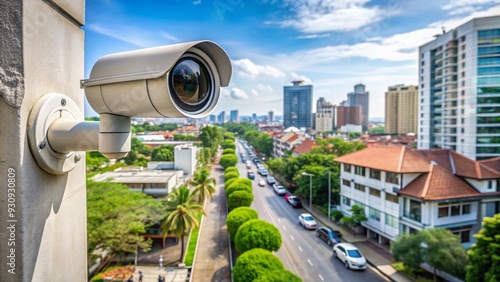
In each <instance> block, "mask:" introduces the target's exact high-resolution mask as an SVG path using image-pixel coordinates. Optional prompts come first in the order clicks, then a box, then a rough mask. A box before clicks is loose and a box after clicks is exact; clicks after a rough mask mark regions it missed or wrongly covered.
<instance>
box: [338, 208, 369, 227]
mask: <svg viewBox="0 0 500 282" xmlns="http://www.w3.org/2000/svg"><path fill="white" fill-rule="evenodd" d="M349 211H350V212H351V215H350V216H344V217H342V220H341V221H342V223H345V224H347V225H349V226H350V227H351V228H356V227H358V226H361V222H364V221H367V220H368V218H367V217H366V215H365V208H364V207H362V206H359V205H353V206H352V207H351V209H350V210H349Z"/></svg>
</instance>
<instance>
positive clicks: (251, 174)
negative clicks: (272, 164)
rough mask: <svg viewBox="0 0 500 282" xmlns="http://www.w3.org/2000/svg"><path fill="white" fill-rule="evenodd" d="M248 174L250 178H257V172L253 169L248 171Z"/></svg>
mask: <svg viewBox="0 0 500 282" xmlns="http://www.w3.org/2000/svg"><path fill="white" fill-rule="evenodd" d="M247 176H248V178H249V179H252V180H254V179H255V173H254V172H253V171H251V170H249V171H248V172H247Z"/></svg>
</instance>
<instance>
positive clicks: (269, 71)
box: [232, 59, 285, 78]
mask: <svg viewBox="0 0 500 282" xmlns="http://www.w3.org/2000/svg"><path fill="white" fill-rule="evenodd" d="M232 63H233V67H234V69H235V71H236V72H237V73H238V74H239V75H241V76H246V77H251V78H256V77H258V76H266V77H274V78H280V77H284V76H285V74H284V73H283V72H281V71H280V70H278V69H277V68H275V67H273V66H269V65H257V64H255V63H254V62H252V61H251V60H250V59H240V60H233V61H232Z"/></svg>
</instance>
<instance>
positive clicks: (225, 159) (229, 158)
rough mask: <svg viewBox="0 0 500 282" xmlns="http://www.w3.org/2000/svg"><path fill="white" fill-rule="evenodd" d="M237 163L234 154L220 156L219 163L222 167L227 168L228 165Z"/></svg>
mask: <svg viewBox="0 0 500 282" xmlns="http://www.w3.org/2000/svg"><path fill="white" fill-rule="evenodd" d="M237 163H238V157H237V156H236V155H234V154H229V155H223V156H222V157H220V160H219V164H220V165H221V166H222V167H223V168H224V169H226V168H228V167H230V166H235V165H236V164H237Z"/></svg>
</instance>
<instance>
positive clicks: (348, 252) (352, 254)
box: [333, 243, 366, 269]
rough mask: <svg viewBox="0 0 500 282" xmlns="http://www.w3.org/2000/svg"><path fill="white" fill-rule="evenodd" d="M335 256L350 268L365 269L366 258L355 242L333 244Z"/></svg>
mask: <svg viewBox="0 0 500 282" xmlns="http://www.w3.org/2000/svg"><path fill="white" fill-rule="evenodd" d="M333 256H334V257H336V258H338V259H339V260H340V261H341V262H343V263H344V265H345V268H348V269H365V268H366V259H365V257H364V256H363V255H362V254H361V252H360V251H359V250H358V248H356V247H355V246H354V245H353V244H349V243H339V244H335V246H333Z"/></svg>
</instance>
